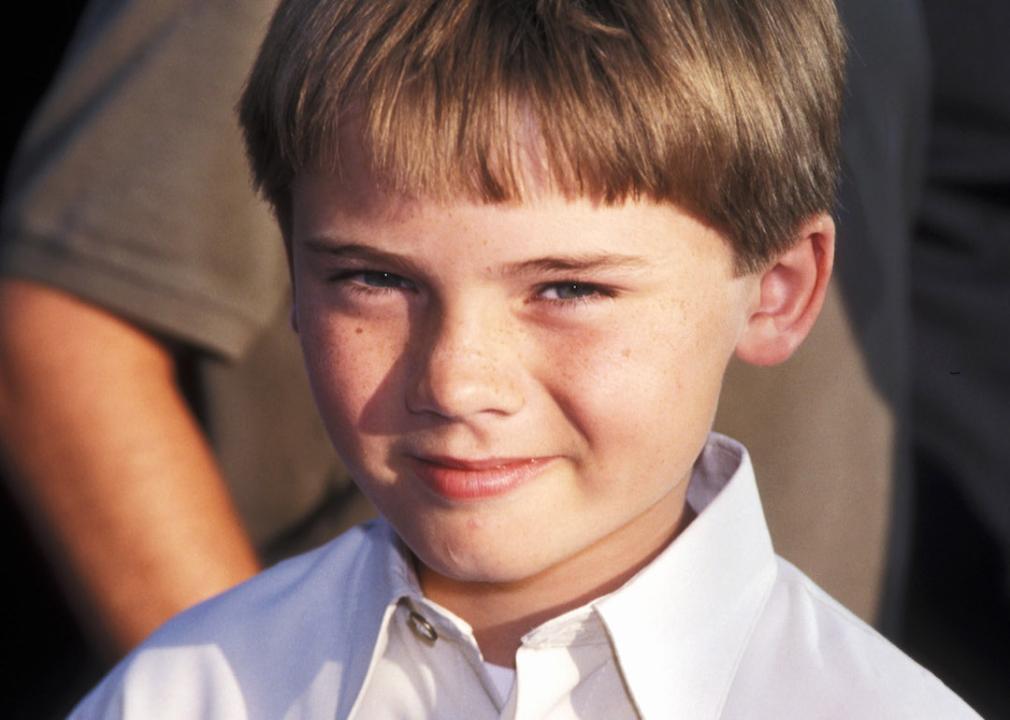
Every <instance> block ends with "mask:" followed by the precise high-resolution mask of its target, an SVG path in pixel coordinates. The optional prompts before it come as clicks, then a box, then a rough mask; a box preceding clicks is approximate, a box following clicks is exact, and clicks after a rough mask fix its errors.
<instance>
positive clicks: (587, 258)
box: [503, 253, 649, 276]
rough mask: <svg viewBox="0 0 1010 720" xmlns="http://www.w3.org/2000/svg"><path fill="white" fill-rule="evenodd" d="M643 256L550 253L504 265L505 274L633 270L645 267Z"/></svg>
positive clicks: (645, 261)
mask: <svg viewBox="0 0 1010 720" xmlns="http://www.w3.org/2000/svg"><path fill="white" fill-rule="evenodd" d="M648 264H649V262H648V261H647V260H646V259H645V258H641V257H637V256H634V255H614V254H612V253H599V254H591V255H550V256H546V257H541V258H533V259H532V260H523V261H521V262H517V263H511V264H509V265H506V266H505V268H504V271H503V274H504V275H506V276H513V275H529V274H535V273H552V272H553V273H561V272H569V273H570V272H575V273H579V272H593V271H599V270H628V269H631V270H634V269H638V268H643V267H646V266H647V265H648Z"/></svg>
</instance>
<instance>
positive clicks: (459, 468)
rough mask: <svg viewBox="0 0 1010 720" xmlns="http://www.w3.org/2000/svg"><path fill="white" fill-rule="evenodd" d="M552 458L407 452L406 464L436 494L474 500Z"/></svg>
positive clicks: (517, 481) (508, 486)
mask: <svg viewBox="0 0 1010 720" xmlns="http://www.w3.org/2000/svg"><path fill="white" fill-rule="evenodd" d="M555 459H556V458H555V457H552V456H548V457H525V458H482V459H462V458H454V457H446V456H441V455H438V456H432V455H429V456H423V457H419V456H411V458H410V465H411V469H412V470H413V471H414V474H415V476H416V477H418V478H420V479H421V480H422V481H423V482H424V483H425V485H427V486H428V488H429V489H430V490H432V491H433V492H434V493H435V494H436V495H438V496H440V497H442V498H445V499H447V500H477V499H480V498H488V497H494V496H497V495H504V494H505V493H508V492H510V491H511V490H513V489H515V488H516V487H518V486H519V485H522V484H523V483H525V482H526V481H527V480H530V479H532V478H533V477H535V476H537V475H539V474H540V472H541V471H542V470H543V469H544V468H546V467H547V466H548V465H549V464H551V463H552V462H553V461H554V460H555Z"/></svg>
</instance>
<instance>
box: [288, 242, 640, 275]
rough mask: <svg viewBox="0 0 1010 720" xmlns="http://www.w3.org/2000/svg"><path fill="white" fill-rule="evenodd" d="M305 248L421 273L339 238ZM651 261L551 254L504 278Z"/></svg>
mask: <svg viewBox="0 0 1010 720" xmlns="http://www.w3.org/2000/svg"><path fill="white" fill-rule="evenodd" d="M304 245H305V247H306V248H307V249H309V250H311V251H312V252H316V253H320V254H324V255H330V256H333V257H338V258H353V259H355V260H363V261H365V262H374V263H379V264H382V265H386V266H390V267H394V268H397V269H400V270H403V271H408V272H417V271H418V268H417V266H416V265H415V264H414V263H413V262H411V261H410V260H409V259H408V258H405V257H403V256H402V255H397V254H395V253H389V252H386V251H384V250H379V249H378V248H373V247H370V246H368V245H361V244H359V243H353V242H343V241H342V240H341V239H339V238H332V237H326V236H324V237H315V238H308V239H307V240H305V242H304ZM648 265H649V262H648V261H647V260H646V259H645V258H642V257H637V256H635V255H615V254H613V253H593V254H585V255H581V254H580V255H548V256H544V257H539V258H532V259H530V260H521V261H519V262H514V263H509V264H507V265H505V266H504V267H503V268H502V269H501V271H500V272H499V273H497V274H500V275H501V276H503V277H517V276H520V277H521V276H523V275H535V274H538V273H588V272H594V271H601V270H628V269H631V270H635V269H639V268H644V267H646V266H648Z"/></svg>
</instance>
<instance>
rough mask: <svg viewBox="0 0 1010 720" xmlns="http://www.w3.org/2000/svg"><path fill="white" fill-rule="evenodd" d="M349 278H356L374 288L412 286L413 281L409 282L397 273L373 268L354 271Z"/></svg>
mask: <svg viewBox="0 0 1010 720" xmlns="http://www.w3.org/2000/svg"><path fill="white" fill-rule="evenodd" d="M351 279H356V280H357V281H358V282H360V283H361V284H362V285H368V286H369V287H375V288H412V287H413V283H411V282H410V281H409V280H407V279H406V278H402V277H400V276H399V275H394V274H393V273H388V272H381V271H375V270H366V271H364V272H358V273H354V274H353V275H352V276H351Z"/></svg>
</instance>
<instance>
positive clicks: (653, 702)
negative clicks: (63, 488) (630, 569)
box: [72, 434, 978, 720]
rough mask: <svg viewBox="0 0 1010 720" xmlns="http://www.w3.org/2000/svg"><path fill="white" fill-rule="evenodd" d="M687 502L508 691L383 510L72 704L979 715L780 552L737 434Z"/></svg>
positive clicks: (471, 712)
mask: <svg viewBox="0 0 1010 720" xmlns="http://www.w3.org/2000/svg"><path fill="white" fill-rule="evenodd" d="M688 502H689V503H690V504H691V506H692V508H693V509H694V510H695V512H696V513H697V517H696V518H695V519H694V521H693V522H692V523H691V525H689V526H688V527H687V528H686V529H685V531H684V532H683V533H682V534H681V535H680V536H678V538H677V539H676V540H675V541H674V542H673V543H671V545H670V546H669V547H668V548H667V549H666V550H664V551H663V552H662V553H661V554H660V555H659V556H658V557H657V558H656V559H655V560H654V561H653V562H651V563H650V564H649V565H648V566H647V567H646V568H644V569H643V570H642V571H640V572H639V573H638V574H637V575H635V576H634V577H633V578H632V579H631V580H629V581H628V582H627V583H625V585H624V586H622V587H621V588H620V589H618V590H617V591H615V592H613V593H611V594H609V595H606V596H604V597H601V598H597V599H596V600H594V601H592V602H590V603H588V604H587V605H585V606H583V607H580V608H577V609H575V610H572V611H570V612H568V613H565V614H564V615H562V616H560V617H557V618H554V619H553V620H550V621H548V622H546V623H544V624H543V625H541V626H540V627H538V628H536V629H534V630H533V631H531V632H530V633H528V634H527V635H526V636H525V637H524V638H523V641H522V646H521V647H520V649H519V652H518V653H517V655H516V674H515V679H514V682H513V683H512V684H511V689H510V691H509V692H508V694H505V693H502V692H500V691H499V685H498V684H496V682H495V680H494V679H493V678H492V675H491V674H490V673H489V671H488V668H487V666H486V665H485V664H484V662H483V659H482V658H481V655H480V652H479V650H478V648H477V645H476V643H475V642H474V640H473V635H472V633H471V631H470V628H469V626H468V625H467V624H466V623H465V622H464V621H463V620H462V619H460V618H458V617H456V616H455V615H453V614H452V613H451V612H449V611H448V610H445V609H444V608H441V607H439V606H438V605H436V604H435V603H433V602H431V601H430V600H428V599H427V598H425V597H424V596H423V594H422V593H421V591H420V588H419V587H418V584H417V580H416V578H415V576H414V573H413V570H412V567H411V564H410V562H409V560H408V557H407V554H406V551H405V550H404V549H403V547H402V545H401V543H400V542H399V540H398V539H397V538H396V536H395V534H394V533H393V531H392V529H391V528H390V527H389V526H388V524H386V523H385V522H383V521H381V520H380V521H376V522H373V523H371V524H369V525H367V526H362V527H360V528H356V529H354V530H352V531H351V532H349V533H346V534H345V535H343V536H341V537H340V538H338V539H337V540H334V541H333V542H331V543H329V544H327V545H325V546H324V547H322V548H320V549H319V550H316V551H314V552H312V553H309V554H307V555H303V556H300V557H298V558H294V559H292V560H289V561H287V562H285V563H282V564H281V565H279V566H277V567H275V568H273V569H271V570H269V571H267V572H265V573H263V574H261V575H259V576H257V577H256V578H254V579H252V580H251V581H249V582H247V583H245V584H243V585H241V586H239V587H238V588H236V589H234V590H232V591H229V592H227V593H225V594H223V595H221V596H219V597H217V598H215V599H212V600H210V601H208V602H206V603H203V604H202V605H199V606H197V607H196V608H194V609H192V610H190V611H187V612H186V613H184V614H182V615H180V616H179V617H177V618H175V619H174V620H172V621H171V622H170V623H168V624H167V625H166V626H165V627H164V628H162V629H161V630H160V631H158V632H157V633H155V634H154V635H153V636H152V637H151V638H150V639H149V640H148V641H147V642H145V643H144V644H143V645H142V646H141V647H140V648H139V649H138V650H136V651H135V652H133V653H132V654H131V655H130V656H129V657H127V658H126V659H125V660H124V661H123V662H122V663H120V665H119V666H118V667H117V668H116V669H115V670H114V671H113V672H112V673H111V674H110V675H109V677H108V678H106V679H105V681H103V683H102V684H101V685H99V687H97V688H96V689H95V690H94V691H93V692H92V693H91V694H90V695H89V696H88V697H87V698H86V699H85V700H84V702H83V703H82V704H81V705H80V706H79V707H78V708H77V710H76V711H75V713H74V715H73V716H72V717H74V718H87V719H91V718H126V719H128V720H133V719H136V720H140V719H143V720H158V719H160V718H173V719H175V718H180V719H181V718H185V719H186V720H190V719H193V718H215V719H217V718H224V719H228V720H230V719H232V718H234V719H235V720H239V719H245V718H249V719H250V720H252V719H254V718H255V719H259V718H287V719H290V720H294V719H295V718H299V719H305V720H307V719H309V718H312V719H316V718H319V719H320V720H322V719H323V718H325V719H326V720H332V719H333V718H341V719H343V718H354V719H355V720H361V719H366V720H383V719H385V718H390V719H393V718H395V719H397V720H412V719H414V718H418V719H420V718H438V719H439V720H442V719H445V720H454V719H456V718H460V719H465V720H483V719H484V718H523V719H525V718H601V719H605V720H621V719H622V718H638V717H641V718H647V719H648V720H666V719H669V718H687V719H690V720H695V719H697V720H707V719H715V718H724V719H737V718H739V719H741V720H742V719H744V718H746V719H747V720H762V719H765V718H767V719H768V720H771V719H772V718H774V719H775V720H779V719H780V718H915V719H916V720H922V719H924V718H977V717H978V716H977V715H976V714H975V713H974V712H972V710H971V709H970V708H969V707H968V706H967V705H965V704H964V703H963V702H962V701H961V700H959V699H958V698H957V697H956V696H955V695H954V694H953V693H952V692H950V691H949V690H948V689H947V688H946V687H944V686H943V684H942V683H940V682H939V680H937V679H936V678H935V677H934V676H932V675H931V674H930V673H928V672H927V671H926V670H924V669H922V668H921V667H919V666H918V665H916V664H915V663H914V662H913V661H911V660H910V659H908V658H907V657H905V656H904V655H903V654H902V653H901V652H900V651H898V650H897V649H896V648H894V647H893V646H892V645H890V644H889V643H888V642H887V641H886V640H884V639H883V638H882V637H880V636H879V635H878V634H877V633H876V632H875V631H874V630H872V629H871V628H870V627H868V626H867V625H865V624H864V623H862V622H861V621H860V620H858V619H857V618H856V617H855V616H853V615H852V614H851V613H849V612H848V611H847V610H845V609H844V608H843V607H841V606H840V605H838V604H837V603H836V602H834V601H833V600H832V599H831V598H829V597H828V596H827V595H825V594H824V592H823V591H821V590H820V589H819V588H818V587H817V586H816V585H814V584H813V583H812V582H811V581H810V580H809V579H807V578H806V577H805V576H804V575H803V574H802V573H800V572H799V571H798V570H796V568H794V567H793V566H792V565H790V564H789V563H787V562H786V561H784V560H782V559H780V558H777V557H776V556H775V554H774V553H773V551H772V547H771V541H770V538H769V536H768V530H767V527H766V526H765V522H764V516H763V514H762V511H761V506H760V502H759V500H758V495H757V487H756V485H755V481H754V474H753V470H752V469H751V464H750V460H749V458H748V457H747V453H746V451H745V450H744V449H743V447H742V446H740V445H739V444H737V443H736V442H734V441H732V440H730V439H728V438H725V437H722V436H719V435H715V434H713V435H712V436H711V437H710V438H709V441H708V443H707V445H706V447H705V450H704V451H703V453H702V455H701V457H700V458H699V460H698V462H697V464H696V467H695V471H694V473H693V476H692V478H691V482H690V486H689V488H688ZM499 679H500V678H499Z"/></svg>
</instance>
